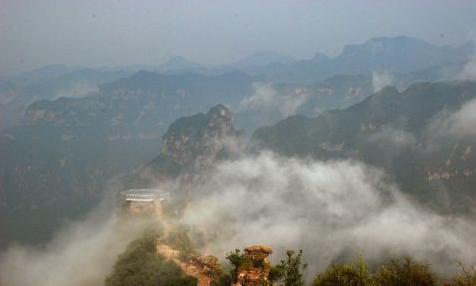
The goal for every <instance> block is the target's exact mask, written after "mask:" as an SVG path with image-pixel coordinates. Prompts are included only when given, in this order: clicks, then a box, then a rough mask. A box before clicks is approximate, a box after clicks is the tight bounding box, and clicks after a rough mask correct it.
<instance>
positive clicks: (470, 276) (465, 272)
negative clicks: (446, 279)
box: [448, 266, 476, 286]
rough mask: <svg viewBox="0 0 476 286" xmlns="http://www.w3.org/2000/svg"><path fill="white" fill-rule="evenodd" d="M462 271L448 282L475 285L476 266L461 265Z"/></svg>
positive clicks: (456, 284)
mask: <svg viewBox="0 0 476 286" xmlns="http://www.w3.org/2000/svg"><path fill="white" fill-rule="evenodd" d="M461 268H462V271H461V272H460V273H458V275H456V277H455V278H454V279H453V281H451V283H449V284H448V286H450V285H451V286H474V285H476V268H475V267H471V268H470V269H466V268H465V267H464V266H461Z"/></svg>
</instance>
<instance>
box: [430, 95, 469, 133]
mask: <svg viewBox="0 0 476 286" xmlns="http://www.w3.org/2000/svg"><path fill="white" fill-rule="evenodd" d="M475 126H476V99H472V100H469V101H468V102H466V103H464V104H463V105H462V106H461V108H460V109H458V110H456V111H454V112H442V113H440V114H438V115H437V116H436V118H435V120H433V122H432V123H431V124H430V126H429V133H430V134H432V136H433V137H443V138H445V137H452V138H465V137H476V128H475Z"/></svg>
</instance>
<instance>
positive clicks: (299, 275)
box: [270, 249, 307, 286]
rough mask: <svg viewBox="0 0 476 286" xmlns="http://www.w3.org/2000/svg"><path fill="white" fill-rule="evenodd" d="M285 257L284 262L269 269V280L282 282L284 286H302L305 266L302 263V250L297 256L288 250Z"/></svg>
mask: <svg viewBox="0 0 476 286" xmlns="http://www.w3.org/2000/svg"><path fill="white" fill-rule="evenodd" d="M286 256H287V257H286V260H281V264H279V265H278V266H276V267H272V268H271V271H270V280H271V281H276V280H282V282H283V283H284V284H283V285H284V286H304V271H305V270H306V268H307V264H303V263H302V249H300V250H299V252H298V253H297V254H296V253H295V252H294V250H288V251H287V252H286Z"/></svg>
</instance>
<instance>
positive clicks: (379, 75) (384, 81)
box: [372, 71, 394, 92]
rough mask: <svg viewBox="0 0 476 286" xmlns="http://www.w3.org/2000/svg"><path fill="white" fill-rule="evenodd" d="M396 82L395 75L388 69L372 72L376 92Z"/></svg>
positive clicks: (373, 86)
mask: <svg viewBox="0 0 476 286" xmlns="http://www.w3.org/2000/svg"><path fill="white" fill-rule="evenodd" d="M393 82H394V78H393V76H392V75H391V74H390V73H389V72H386V71H381V72H373V73H372V88H373V90H374V92H377V91H380V90H382V89H383V88H385V87H387V86H390V85H392V84H393Z"/></svg>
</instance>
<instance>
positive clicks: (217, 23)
mask: <svg viewBox="0 0 476 286" xmlns="http://www.w3.org/2000/svg"><path fill="white" fill-rule="evenodd" d="M475 5H476V4H475V3H474V1H469V0H462V1H458V2H457V3H453V2H452V1H434V2H432V3H431V4H429V3H428V2H426V1H423V2H422V1H411V0H405V1H398V2H393V1H391V2H390V1H374V0H364V1H351V0H345V1H338V2H337V1H332V2H329V1H312V0H304V1H299V3H295V1H286V0H278V1H273V2H272V3H270V2H263V1H253V0H245V1H230V0H227V1H213V0H205V1H165V0H159V1H152V2H151V1H130V0H121V1H117V0H106V1H94V0H86V1H81V2H77V1H55V0H46V1H41V2H38V1H30V0H20V1H17V0H4V1H2V3H1V9H0V37H1V38H2V41H1V43H0V50H1V51H2V53H1V55H0V75H8V74H12V73H17V72H21V71H27V70H30V69H32V68H39V67H41V66H45V65H49V64H65V65H71V66H94V67H98V66H128V65H136V64H143V65H158V64H159V63H161V62H164V61H165V60H166V59H167V58H168V57H172V56H177V55H179V56H183V57H185V58H189V59H191V60H192V61H194V62H198V63H201V64H206V65H223V64H228V63H231V62H235V61H237V60H238V59H240V58H244V57H246V56H248V55H251V54H253V53H255V52H257V51H263V50H264V51H266V50H268V51H269V50H272V51H277V52H279V53H280V54H285V55H288V56H291V57H293V58H296V59H306V58H312V57H313V56H314V55H315V54H316V53H317V52H321V53H324V54H327V55H329V56H335V55H337V54H338V53H339V52H340V51H341V50H342V48H343V46H344V45H347V44H358V43H362V42H364V41H365V40H367V39H369V38H373V37H381V36H392V37H393V36H398V35H402V34H403V35H410V36H413V37H417V38H421V39H424V40H426V41H429V42H433V43H436V44H438V45H451V46H459V45H461V44H463V43H464V42H466V41H468V40H471V39H473V38H474V37H475V36H476V35H475V30H474V27H475V26H476V20H475V19H474V14H473V11H474V10H476V7H475Z"/></svg>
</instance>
